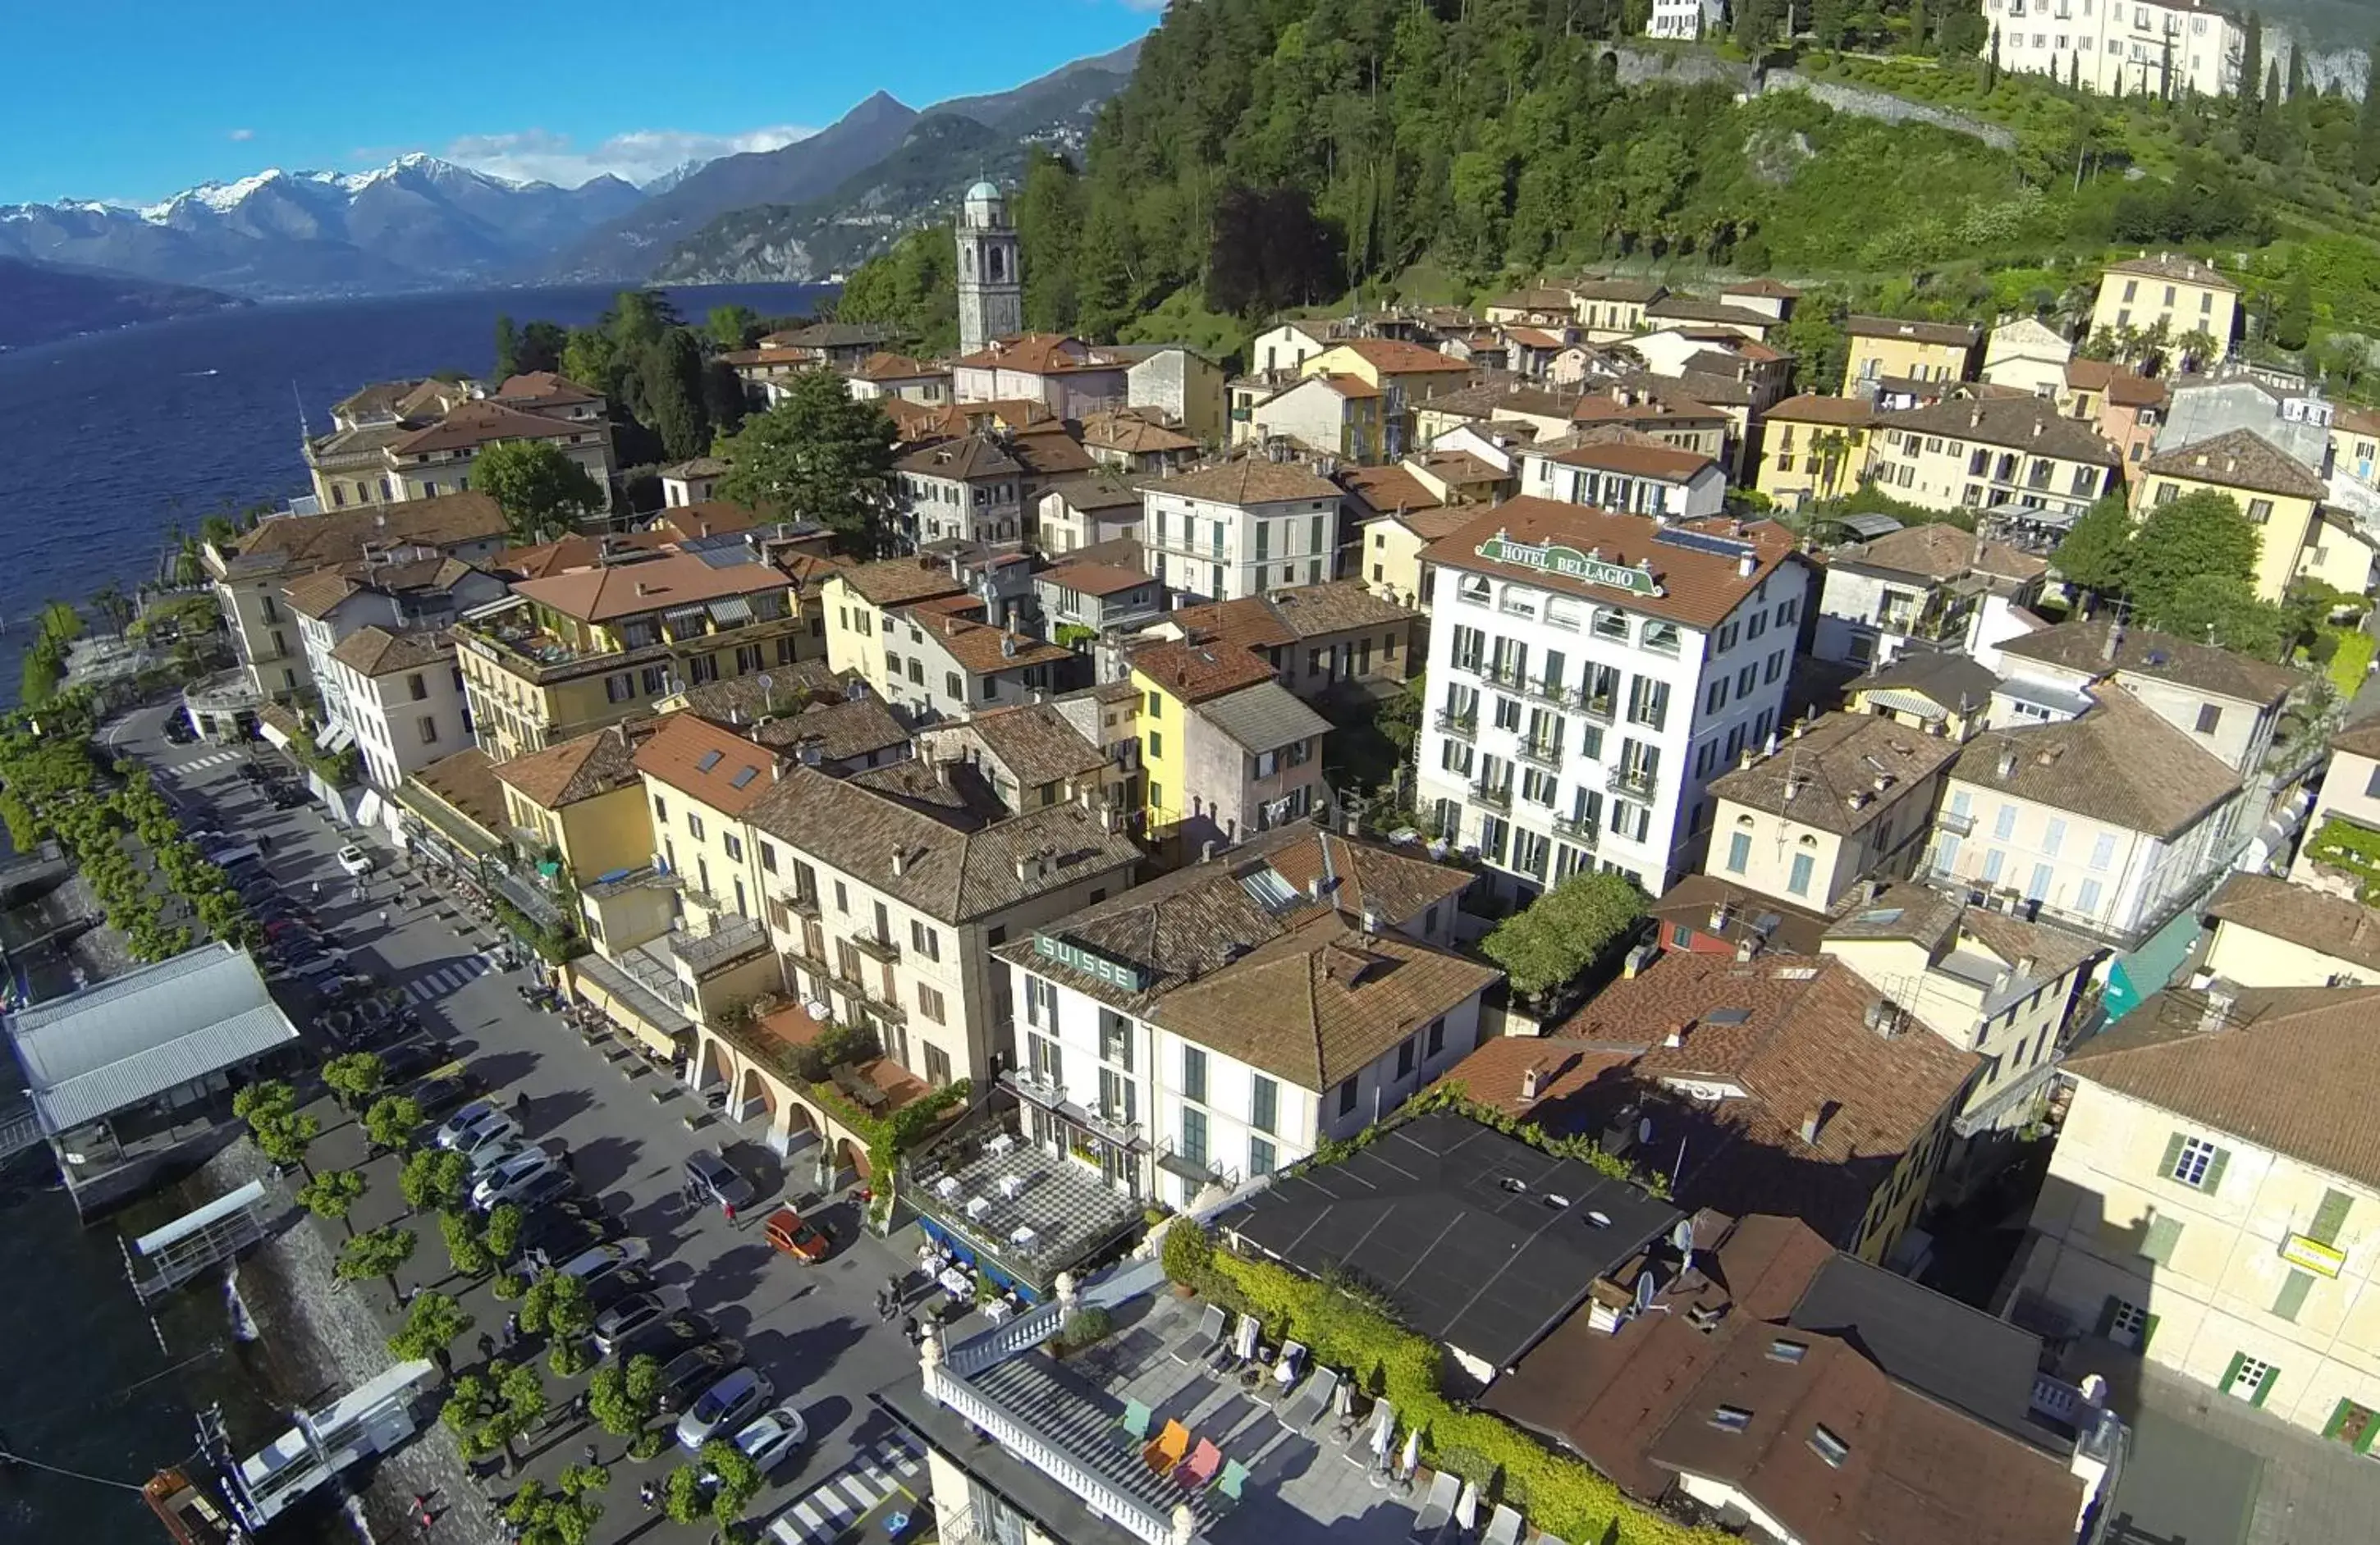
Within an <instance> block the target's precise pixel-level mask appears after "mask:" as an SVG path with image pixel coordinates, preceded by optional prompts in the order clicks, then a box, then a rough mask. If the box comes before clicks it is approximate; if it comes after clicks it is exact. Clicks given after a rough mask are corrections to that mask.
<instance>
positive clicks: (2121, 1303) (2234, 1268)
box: [2013, 986, 2380, 1453]
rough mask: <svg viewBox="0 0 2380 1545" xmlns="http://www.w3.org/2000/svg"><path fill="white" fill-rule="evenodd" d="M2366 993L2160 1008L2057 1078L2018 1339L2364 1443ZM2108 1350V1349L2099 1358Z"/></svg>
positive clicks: (2375, 1079)
mask: <svg viewBox="0 0 2380 1545" xmlns="http://www.w3.org/2000/svg"><path fill="white" fill-rule="evenodd" d="M2375 1013H2380V988H2374V987H2360V986H2359V987H2297V988H2284V989H2278V990H2264V989H2257V990H2249V991H2244V992H2239V993H2237V994H2233V993H2231V992H2228V991H2221V992H2209V993H2192V992H2182V991H2178V990H2177V991H2168V992H2164V993H2160V994H2157V995H2156V996H2153V997H2151V998H2149V999H2148V1000H2147V1001H2146V1002H2144V1003H2143V1004H2142V1005H2141V1006H2140V1007H2139V1008H2135V1009H2133V1010H2132V1011H2131V1013H2130V1014H2127V1015H2126V1016H2124V1018H2123V1019H2122V1020H2119V1021H2118V1022H2117V1023H2116V1025H2115V1026H2114V1027H2113V1028H2111V1029H2109V1030H2107V1031H2105V1032H2102V1033H2101V1034H2100V1035H2098V1036H2097V1037H2096V1038H2095V1039H2094V1040H2092V1041H2091V1042H2090V1043H2089V1044H2087V1045H2086V1046H2085V1047H2083V1048H2082V1049H2080V1050H2078V1051H2077V1052H2076V1053H2075V1054H2074V1055H2073V1056H2070V1057H2069V1058H2068V1059H2067V1062H2066V1066H2065V1074H2066V1077H2067V1078H2068V1079H2070V1080H2072V1082H2073V1084H2074V1095H2073V1101H2072V1104H2070V1106H2069V1107H2068V1109H2067V1113H2066V1119H2065V1125H2064V1128H2063V1129H2062V1130H2061V1131H2060V1132H2059V1134H2058V1145H2057V1147H2056V1148H2055V1149H2054V1150H2053V1151H2052V1153H2051V1156H2050V1162H2049V1176H2048V1178H2047V1180H2046V1182H2045V1183H2044V1185H2043V1187H2042V1190H2041V1195H2040V1198H2039V1200H2038V1201H2036V1202H2035V1203H2034V1211H2033V1221H2032V1231H2031V1234H2030V1236H2029V1237H2028V1240H2027V1244H2026V1248H2025V1249H2024V1252H2023V1253H2022V1256H2021V1257H2020V1261H2019V1266H2018V1271H2017V1277H2016V1281H2017V1289H2016V1293H2015V1296H2014V1299H2013V1303H2014V1306H2015V1315H2016V1318H2017V1320H2018V1322H2020V1323H2023V1324H2027V1325H2028V1328H2033V1329H2040V1330H2055V1331H2056V1332H2058V1334H2063V1335H2080V1336H2086V1337H2087V1336H2094V1335H2095V1336H2096V1337H2099V1338H2103V1340H2101V1341H2096V1342H2095V1341H2087V1340H2086V1341H2084V1342H2083V1343H2082V1345H2081V1346H2080V1347H2079V1348H2078V1354H2077V1355H2078V1356H2079V1357H2082V1358H2084V1360H2086V1361H2087V1362H2091V1363H2095V1364H2099V1365H2101V1366H2105V1364H2106V1363H2107V1360H2108V1359H2109V1358H2113V1357H2118V1356H2124V1355H2130V1356H2135V1357H2138V1358H2143V1359H2144V1360H2145V1361H2148V1362H2151V1363H2154V1364H2155V1365H2156V1366H2157V1367H2159V1368H2164V1369H2168V1370H2173V1371H2174V1372H2177V1373H2180V1374H2181V1375H2183V1376H2184V1377H2187V1378H2190V1379H2192V1380H2195V1381H2196V1382H2199V1383H2200V1384H2202V1385H2204V1386H2205V1387H2206V1388H2207V1389H2208V1390H2210V1391H2212V1392H2213V1393H2214V1394H2217V1395H2220V1396H2222V1397H2224V1398H2227V1399H2232V1400H2238V1401H2241V1402H2243V1403H2245V1404H2247V1405H2249V1406H2259V1407H2261V1408H2263V1409H2264V1410H2265V1412H2266V1413H2267V1414H2269V1415H2273V1416H2277V1417H2279V1418H2282V1419H2283V1420H2285V1421H2288V1422H2289V1423H2290V1424H2291V1425H2292V1426H2295V1427H2298V1428H2300V1429H2302V1430H2305V1431H2308V1432H2315V1433H2319V1434H2321V1435H2322V1437H2323V1438H2325V1440H2327V1441H2330V1442H2338V1443H2341V1444H2344V1445H2346V1446H2347V1447H2349V1448H2350V1449H2353V1450H2354V1451H2355V1452H2357V1453H2364V1452H2366V1451H2368V1450H2369V1449H2370V1448H2371V1445H2372V1442H2373V1438H2374V1433H2375V1432H2380V1281H2375V1273H2374V1262H2375V1261H2380V1254H2375V1253H2374V1251H2373V1250H2372V1249H2370V1248H2369V1247H2370V1244H2371V1241H2372V1240H2373V1239H2374V1237H2375V1233H2374V1230H2375V1225H2380V1161H2375V1158H2374V1150H2373V1145H2372V1143H2371V1141H2370V1137H2369V1131H2370V1127H2369V1123H2368V1121H2367V1120H2366V1119H2365V1117H2366V1115H2367V1113H2368V1112H2370V1111H2371V1109H2372V1108H2373V1106H2374V1103H2375V1102H2380V1065H2375V1064H2374V1060H2373V1057H2372V1056H2371V1034H2372V1025H2373V1022H2374V1014H2375ZM2106 1343H2113V1344H2114V1345H2113V1347H2112V1348H2109V1347H2107V1346H2106V1345H2105V1344H2106Z"/></svg>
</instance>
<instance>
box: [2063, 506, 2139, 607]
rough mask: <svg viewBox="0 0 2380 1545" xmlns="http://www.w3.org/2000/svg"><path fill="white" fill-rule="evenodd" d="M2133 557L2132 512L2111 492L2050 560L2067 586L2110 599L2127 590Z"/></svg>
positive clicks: (2070, 532) (2071, 531)
mask: <svg viewBox="0 0 2380 1545" xmlns="http://www.w3.org/2000/svg"><path fill="white" fill-rule="evenodd" d="M2131 557H2132V513H2131V509H2130V508H2129V507H2127V505H2126V504H2125V502H2124V496H2123V495H2122V494H2120V493H2111V494H2108V495H2107V496H2106V497H2105V498H2103V499H2101V500H2099V501H2097V502H2095V503H2094V504H2093V505H2092V506H2091V508H2090V509H2088V510H2086V511H2084V512H2083V515H2082V517H2081V518H2080V519H2078V520H2076V521H2075V523H2074V525H2073V526H2072V527H2071V528H2070V529H2069V530H2068V532H2067V533H2066V537H2065V539H2064V540H2063V541H2061V542H2059V543H2058V550H2057V551H2056V552H2054V553H2052V554H2051V555H2050V559H2049V561H2050V562H2051V563H2052V564H2053V565H2054V566H2056V568H2057V570H2058V573H2060V574H2062V575H2064V576H2065V578H2066V581H2067V583H2069V584H2070V585H2081V586H2082V587H2083V589H2085V590H2090V591H2094V592H2096V593H2097V594H2099V595H2103V596H2109V595H2115V594H2117V593H2118V592H2119V591H2121V590H2122V589H2123V588H2124V585H2125V581H2126V579H2127V577H2128V575H2129V573H2130V569H2131Z"/></svg>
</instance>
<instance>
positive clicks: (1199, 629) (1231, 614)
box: [1164, 596, 1298, 653]
mask: <svg viewBox="0 0 2380 1545" xmlns="http://www.w3.org/2000/svg"><path fill="white" fill-rule="evenodd" d="M1164 625H1165V626H1168V627H1171V628H1172V629H1175V630H1178V631H1179V632H1180V634H1181V635H1182V636H1183V637H1184V639H1187V640H1189V641H1191V642H1193V643H1197V644H1222V645H1227V646H1228V645H1236V646H1238V647H1240V648H1243V649H1254V650H1256V651H1257V652H1259V653H1261V652H1262V651H1264V650H1267V649H1278V648H1280V647H1281V646H1284V645H1289V644H1294V643H1296V642H1297V638H1298V634H1297V631H1296V630H1295V629H1293V628H1292V627H1291V626H1290V625H1289V624H1288V622H1286V621H1285V620H1284V619H1283V618H1282V617H1281V613H1280V612H1279V611H1277V610H1274V609H1273V607H1272V605H1271V603H1270V602H1269V600H1268V599H1267V598H1266V597H1262V596H1242V597H1239V598H1238V599H1236V600H1229V601H1208V602H1206V603H1205V604H1204V605H1200V606H1184V607H1176V608H1175V609H1174V610H1172V611H1170V612H1168V613H1166V616H1165V623H1164Z"/></svg>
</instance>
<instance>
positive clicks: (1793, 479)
mask: <svg viewBox="0 0 2380 1545" xmlns="http://www.w3.org/2000/svg"><path fill="white" fill-rule="evenodd" d="M1760 421H1761V431H1760V456H1759V460H1758V463H1757V471H1756V472H1755V474H1754V477H1753V487H1755V488H1756V489H1759V490H1760V491H1761V492H1762V493H1765V494H1767V496H1768V497H1769V499H1770V500H1771V501H1774V502H1775V503H1776V504H1777V505H1778V506H1779V508H1781V509H1786V510H1798V509H1800V508H1801V507H1802V506H1803V505H1804V504H1806V503H1808V502H1809V501H1812V500H1815V499H1835V498H1839V497H1840V496H1841V495H1843V494H1846V493H1849V492H1850V491H1851V490H1852V489H1853V488H1855V487H1857V486H1858V484H1859V476H1860V472H1861V470H1862V469H1863V468H1864V467H1865V466H1866V465H1867V436H1868V431H1869V429H1871V428H1874V427H1875V424H1876V409H1875V408H1874V407H1873V406H1871V405H1870V404H1866V403H1864V402H1862V401H1860V400H1859V399H1858V398H1856V397H1822V396H1818V395H1815V393H1810V392H1804V393H1803V395H1801V396H1799V397H1788V398H1787V399H1785V401H1783V402H1781V403H1779V404H1777V405H1776V406H1775V407H1772V408H1770V409H1769V410H1768V411H1767V413H1765V414H1763V415H1762V416H1761V420H1760Z"/></svg>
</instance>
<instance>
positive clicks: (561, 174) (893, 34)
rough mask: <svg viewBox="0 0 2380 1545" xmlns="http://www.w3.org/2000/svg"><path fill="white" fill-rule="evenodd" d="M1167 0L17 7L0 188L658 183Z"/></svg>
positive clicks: (1126, 19) (116, 2)
mask: <svg viewBox="0 0 2380 1545" xmlns="http://www.w3.org/2000/svg"><path fill="white" fill-rule="evenodd" d="M1159 4H1160V0H1024V3H1022V4H1018V5H1011V6H997V5H985V4H980V3H977V4H963V3H961V0H900V3H898V4H894V5H856V6H842V5H831V4H827V3H825V0H776V3H774V4H747V3H745V0H730V3H725V4H722V3H720V0H712V3H710V4H708V5H690V6H689V5H667V4H655V3H654V0H640V3H630V0H565V3H564V4H561V5H553V6H523V5H493V6H452V5H449V6H429V7H427V8H424V7H419V6H395V7H385V6H383V7H377V8H375V7H372V6H322V5H306V6H300V5H295V4H290V3H288V0H221V3H218V0H200V3H193V0H132V3H130V4H125V3H121V0H95V3H85V4H79V5H63V6H36V5H30V4H29V5H24V6H9V9H10V10H11V11H12V12H14V13H16V14H13V15H12V16H11V18H10V20H9V22H8V25H7V28H6V36H7V47H6V54H7V59H8V89H7V90H6V91H0V144H5V145H6V146H8V147H9V152H8V154H6V155H5V156H0V203H18V202H26V201H33V200H49V199H61V198H75V199H112V200H121V201H127V202H139V201H143V200H148V199H157V198H161V197H163V196H164V195H166V194H169V193H173V192H175V191H176V190H178V189H180V188H183V187H190V186H192V185H194V184H197V183H201V182H205V181H208V180H210V179H213V180H218V181H224V182H229V181H232V180H234V179H236V178H238V177H243V176H246V175H249V174H250V173H253V172H258V171H261V170H262V169H263V168H265V167H268V166H278V167H281V168H284V169H285V170H289V171H297V170H304V169H316V168H322V169H329V170H333V171H357V170H363V169H367V168H369V167H371V166H375V165H379V164H381V163H385V162H387V161H390V160H392V159H394V158H395V156H397V155H399V154H402V153H404V152H406V151H430V152H431V153H433V154H438V155H444V156H448V157H450V158H451V159H454V160H458V161H464V162H467V163H471V164H476V165H479V166H480V167H481V168H483V169H485V170H489V171H493V172H497V173H500V174H504V175H514V176H520V175H537V176H545V177H548V178H550V179H552V180H553V181H556V182H565V183H577V182H581V181H584V180H585V179H586V178H587V177H589V176H590V175H594V173H596V172H598V171H611V172H615V173H618V174H620V175H626V176H628V177H630V178H631V179H632V180H641V179H643V178H646V177H650V176H654V175H659V174H660V173H662V172H663V171H666V170H667V169H669V168H670V167H671V166H673V165H675V164H677V163H680V162H682V161H684V160H686V159H688V158H689V157H692V156H708V155H716V154H721V153H723V152H725V151H733V150H750V149H765V148H767V147H768V146H770V145H772V144H782V143H783V142H785V141H786V140H788V139H795V138H798V137H799V135H800V133H802V132H803V131H806V130H812V129H818V128H822V127H825V126H826V125H828V124H830V123H832V122H833V121H834V120H835V119H836V118H837V117H838V116H840V115H842V114H843V113H844V111H845V110H847V109H848V108H849V107H851V105H852V104H853V103H856V102H858V101H860V100H861V99H862V98H864V97H866V96H868V94H869V93H870V92H872V91H877V90H879V89H882V90H885V91H891V92H892V94H893V95H894V96H896V97H899V98H900V99H901V100H902V101H904V102H905V103H909V104H910V105H911V106H913V107H924V106H927V105H929V104H930V103H934V102H937V101H940V100H941V99H942V98H945V97H953V96H965V95H970V94H973V93H976V92H980V91H1000V90H1003V89H1005V88H1007V87H1009V86H1014V85H1016V84H1018V83H1019V82H1021V81H1025V80H1028V79H1030V78H1033V77H1034V76H1037V75H1039V74H1042V73H1044V72H1045V71H1048V70H1050V69H1052V68H1054V67H1056V66H1059V65H1061V64H1063V63H1065V62H1066V61H1067V60H1069V59H1075V58H1080V57H1082V56H1083V55H1085V54H1101V53H1105V52H1107V51H1108V50H1110V49H1112V48H1116V47H1119V46H1121V45H1122V44H1123V43H1125V42H1130V41H1131V40H1132V39H1133V38H1135V37H1136V36H1138V35H1139V34H1140V33H1142V32H1144V31H1146V30H1147V29H1148V28H1149V27H1150V26H1151V25H1152V24H1153V23H1154V22H1155V20H1156V16H1155V15H1154V11H1155V9H1156V8H1157V6H1158V5H1159Z"/></svg>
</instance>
